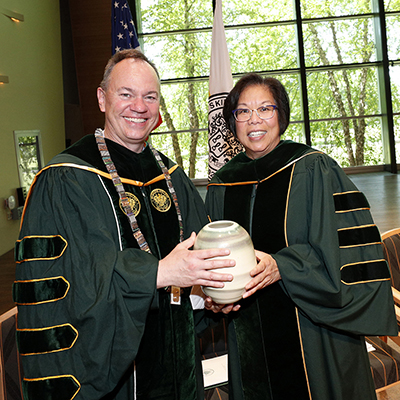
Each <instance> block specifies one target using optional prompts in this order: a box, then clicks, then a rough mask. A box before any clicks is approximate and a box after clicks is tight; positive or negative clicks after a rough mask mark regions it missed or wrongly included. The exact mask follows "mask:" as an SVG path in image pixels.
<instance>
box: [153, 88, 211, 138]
mask: <svg viewBox="0 0 400 400" xmlns="http://www.w3.org/2000/svg"><path fill="white" fill-rule="evenodd" d="M161 95H162V97H163V100H164V103H165V106H164V103H163V102H162V104H161V111H162V114H163V115H164V116H165V117H164V122H163V126H161V127H160V128H159V129H158V130H159V131H160V130H165V131H172V130H177V131H180V130H184V129H199V128H205V129H207V118H208V103H207V98H208V81H200V82H183V83H176V84H167V85H162V87H161ZM161 128H164V129H161Z"/></svg>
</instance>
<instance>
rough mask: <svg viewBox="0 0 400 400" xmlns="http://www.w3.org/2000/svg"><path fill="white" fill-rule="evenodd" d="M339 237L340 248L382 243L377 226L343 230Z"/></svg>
mask: <svg viewBox="0 0 400 400" xmlns="http://www.w3.org/2000/svg"><path fill="white" fill-rule="evenodd" d="M338 235H339V246H340V247H348V246H363V245H364V246H365V245H368V244H371V243H380V242H381V236H380V234H379V230H378V228H377V227H376V226H375V225H371V226H361V227H357V228H350V229H341V230H339V231H338Z"/></svg>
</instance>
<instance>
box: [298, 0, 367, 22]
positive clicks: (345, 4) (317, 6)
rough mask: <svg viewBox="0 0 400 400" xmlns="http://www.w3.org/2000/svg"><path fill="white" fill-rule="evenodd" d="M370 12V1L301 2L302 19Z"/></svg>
mask: <svg viewBox="0 0 400 400" xmlns="http://www.w3.org/2000/svg"><path fill="white" fill-rule="evenodd" d="M370 12H371V1H370V0H360V1H348V0H325V1H315V0H301V14H302V18H321V17H331V16H334V15H335V16H341V15H354V14H365V13H370Z"/></svg>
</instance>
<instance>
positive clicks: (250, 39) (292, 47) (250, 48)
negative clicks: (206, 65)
mask: <svg viewBox="0 0 400 400" xmlns="http://www.w3.org/2000/svg"><path fill="white" fill-rule="evenodd" d="M226 37H227V39H226V40H227V43H228V49H229V54H230V59H231V67H232V73H243V72H253V71H267V70H276V69H278V70H279V69H289V68H296V67H297V55H296V35H295V30H294V26H293V25H289V26H286V25H284V26H272V27H261V28H251V29H236V30H227V31H226Z"/></svg>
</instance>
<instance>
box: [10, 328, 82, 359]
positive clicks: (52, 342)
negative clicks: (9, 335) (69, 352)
mask: <svg viewBox="0 0 400 400" xmlns="http://www.w3.org/2000/svg"><path fill="white" fill-rule="evenodd" d="M77 336H78V334H77V333H76V331H75V330H74V329H73V328H72V326H71V325H69V324H66V325H62V326H56V327H54V328H45V329H37V330H18V329H17V343H18V350H19V352H20V353H21V354H22V355H27V354H41V353H50V352H52V351H59V350H66V349H69V348H70V347H71V346H72V344H73V343H74V341H75V340H76V337H77Z"/></svg>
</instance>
